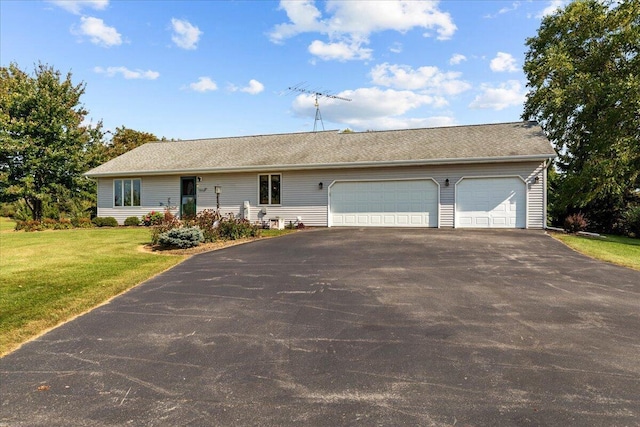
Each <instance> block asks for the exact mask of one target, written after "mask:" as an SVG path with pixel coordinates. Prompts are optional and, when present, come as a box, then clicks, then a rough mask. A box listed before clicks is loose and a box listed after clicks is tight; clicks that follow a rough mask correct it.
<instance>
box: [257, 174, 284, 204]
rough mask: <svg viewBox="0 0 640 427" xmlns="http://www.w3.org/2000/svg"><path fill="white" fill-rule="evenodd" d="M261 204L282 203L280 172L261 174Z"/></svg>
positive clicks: (259, 178)
mask: <svg viewBox="0 0 640 427" xmlns="http://www.w3.org/2000/svg"><path fill="white" fill-rule="evenodd" d="M258 180H259V187H260V204H261V205H279V204H280V182H281V180H282V176H281V175H280V174H269V175H259V176H258Z"/></svg>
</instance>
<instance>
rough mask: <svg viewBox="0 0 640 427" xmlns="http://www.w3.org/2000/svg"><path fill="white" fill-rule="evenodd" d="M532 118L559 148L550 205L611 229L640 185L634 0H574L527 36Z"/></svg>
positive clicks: (638, 2) (639, 41)
mask: <svg viewBox="0 0 640 427" xmlns="http://www.w3.org/2000/svg"><path fill="white" fill-rule="evenodd" d="M526 44H527V46H528V52H527V53H526V60H525V65H524V71H525V73H526V76H527V79H528V86H529V87H530V92H529V94H528V96H527V100H526V102H525V109H524V113H523V118H524V119H534V120H537V121H538V122H539V123H540V125H541V126H542V128H543V129H544V131H545V132H546V134H547V135H548V136H549V138H550V139H551V141H552V142H553V143H554V144H555V146H556V149H557V151H558V153H559V158H558V162H557V165H558V167H559V172H560V175H559V177H558V178H559V179H558V182H557V189H556V191H557V192H558V194H556V197H555V201H556V205H555V209H556V211H559V212H564V214H568V213H572V212H575V211H577V210H582V211H584V212H585V214H586V215H587V217H588V218H589V219H590V221H591V222H592V224H593V226H594V227H596V228H599V229H601V230H604V231H611V230H613V229H615V227H616V224H617V221H619V219H620V217H621V216H622V215H623V213H624V210H625V209H628V208H629V207H630V206H631V205H633V204H634V203H637V202H638V190H637V189H638V188H639V187H640V55H639V54H638V53H639V50H640V0H626V1H619V2H618V1H601V0H577V1H574V2H572V3H570V4H569V5H568V6H566V7H565V8H564V9H563V10H560V11H558V12H557V13H556V14H554V15H550V16H547V17H545V18H544V19H543V20H542V23H541V26H540V28H539V30H538V33H537V35H536V36H535V37H532V38H529V39H528V40H527V42H526Z"/></svg>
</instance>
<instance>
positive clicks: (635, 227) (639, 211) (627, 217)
mask: <svg viewBox="0 0 640 427" xmlns="http://www.w3.org/2000/svg"><path fill="white" fill-rule="evenodd" d="M621 222H622V227H621V228H622V230H623V231H624V233H625V234H627V235H629V236H631V237H640V205H638V206H631V207H630V208H628V209H627V210H626V211H624V213H623V214H622V220H621Z"/></svg>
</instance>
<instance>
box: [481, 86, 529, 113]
mask: <svg viewBox="0 0 640 427" xmlns="http://www.w3.org/2000/svg"><path fill="white" fill-rule="evenodd" d="M480 89H481V90H482V93H480V94H479V95H478V96H476V98H475V99H474V100H473V101H472V102H471V104H469V108H473V109H492V110H504V109H505V108H508V107H515V106H522V105H523V103H524V101H525V98H526V92H525V90H524V89H523V87H522V85H521V84H520V82H519V81H517V80H509V81H507V82H505V83H501V84H500V85H499V86H498V87H493V86H491V85H488V84H483V85H481V86H480Z"/></svg>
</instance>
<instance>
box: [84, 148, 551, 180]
mask: <svg viewBox="0 0 640 427" xmlns="http://www.w3.org/2000/svg"><path fill="white" fill-rule="evenodd" d="M554 157H556V155H555V154H535V155H524V156H508V157H480V158H477V157H476V158H474V157H470V158H448V159H429V160H391V161H383V162H370V161H367V162H350V163H313V164H293V165H251V166H240V167H228V168H198V169H168V170H150V171H141V170H131V171H118V172H102V173H101V172H98V173H85V174H84V176H86V177H89V178H107V177H113V176H130V175H136V176H154V175H198V174H201V175H204V174H210V173H234V172H263V171H267V170H268V171H273V172H278V171H288V170H313V169H351V168H371V167H374V168H375V167H393V166H427V165H456V164H469V163H513V162H526V161H535V160H539V161H542V160H548V159H552V158H554Z"/></svg>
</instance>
